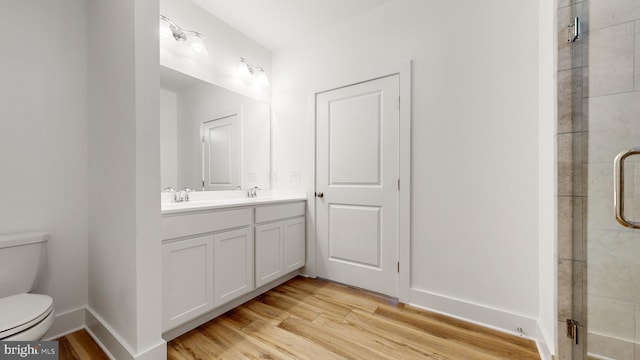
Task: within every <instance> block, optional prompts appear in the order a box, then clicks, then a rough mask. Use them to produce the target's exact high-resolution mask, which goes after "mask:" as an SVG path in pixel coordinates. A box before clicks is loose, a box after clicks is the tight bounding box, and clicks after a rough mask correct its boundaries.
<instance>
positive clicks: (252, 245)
mask: <svg viewBox="0 0 640 360" xmlns="http://www.w3.org/2000/svg"><path fill="white" fill-rule="evenodd" d="M305 204H306V203H305V202H304V201H290V202H280V203H276V204H260V205H248V204H239V205H237V206H235V205H234V206H233V207H231V206H226V207H223V208H215V209H200V208H193V209H185V210H182V211H178V212H176V211H172V212H167V213H163V215H162V221H161V224H162V229H161V231H162V263H163V264H162V265H163V266H162V268H163V274H162V285H163V290H162V297H163V298H162V301H163V305H162V306H163V314H162V328H163V332H164V333H170V334H172V336H177V335H175V334H179V333H183V332H184V331H188V330H189V329H190V328H193V327H196V326H197V325H199V324H200V323H203V322H205V321H206V320H208V319H211V318H213V317H215V316H217V315H219V314H221V313H223V312H224V311H227V310H229V309H230V308H231V307H233V306H237V305H239V304H240V303H241V302H243V301H246V300H248V299H250V298H252V297H255V296H257V295H259V294H260V293H261V292H264V291H266V290H268V288H269V287H273V286H275V285H277V284H278V281H279V282H282V281H286V280H287V276H288V277H289V278H290V277H292V276H295V274H296V273H295V271H296V270H298V269H300V268H301V267H303V266H304V264H305V252H306V251H305ZM196 206H197V205H196ZM276 280H278V281H276ZM272 281H273V283H272V285H269V286H264V285H267V284H268V283H270V282H272Z"/></svg>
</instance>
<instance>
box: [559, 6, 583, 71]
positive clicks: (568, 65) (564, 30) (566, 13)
mask: <svg viewBox="0 0 640 360" xmlns="http://www.w3.org/2000/svg"><path fill="white" fill-rule="evenodd" d="M581 14H582V3H581V2H578V3H575V4H573V5H571V6H566V7H562V8H560V9H558V70H559V71H561V70H567V69H572V68H576V67H581V66H582V57H583V56H582V55H583V47H584V46H583V45H582V41H578V42H574V43H570V42H568V41H567V39H568V37H569V32H568V31H569V29H568V26H569V24H571V23H572V21H573V18H574V17H575V16H581Z"/></svg>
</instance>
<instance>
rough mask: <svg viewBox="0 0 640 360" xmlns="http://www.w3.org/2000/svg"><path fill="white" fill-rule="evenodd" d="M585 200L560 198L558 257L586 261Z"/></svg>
mask: <svg viewBox="0 0 640 360" xmlns="http://www.w3.org/2000/svg"><path fill="white" fill-rule="evenodd" d="M583 200H584V199H583V198H581V197H571V196H570V197H564V196H563V197H559V198H558V257H559V258H561V259H568V260H584V259H585V257H584V232H583V230H584V227H583V219H584V214H583Z"/></svg>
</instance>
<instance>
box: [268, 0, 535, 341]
mask: <svg viewBox="0 0 640 360" xmlns="http://www.w3.org/2000/svg"><path fill="white" fill-rule="evenodd" d="M538 25H539V24H538V7H537V1H535V0H521V1H509V0H488V1H482V2H477V1H471V0H467V1H456V2H451V1H424V0H403V1H394V2H389V3H387V4H385V5H382V6H381V7H378V8H376V9H373V10H372V11H370V12H367V13H364V14H362V15H360V16H356V17H354V18H352V19H350V20H349V21H346V22H343V23H340V24H337V25H335V26H333V27H331V28H329V29H327V30H325V31H322V32H320V33H318V34H316V35H314V36H313V37H310V38H307V39H305V40H304V41H303V42H300V43H298V44H296V45H294V46H291V47H288V48H285V49H282V50H278V51H275V52H274V56H273V73H274V80H273V90H272V91H273V107H274V119H273V122H274V125H273V131H274V135H273V136H274V153H273V158H274V171H277V172H279V173H280V174H282V173H284V174H286V173H288V172H289V171H290V170H291V169H302V170H303V177H306V176H308V174H310V173H311V172H310V170H311V169H310V165H309V164H310V161H309V160H310V159H311V158H312V155H311V154H310V152H309V150H310V148H309V146H308V145H307V141H308V139H309V138H308V136H302V135H303V134H309V132H310V129H311V128H312V126H313V123H312V122H310V121H309V119H310V118H311V117H310V116H309V114H313V108H312V102H310V101H309V99H310V97H311V96H312V95H313V93H314V92H317V91H321V90H326V89H328V87H330V86H339V85H346V84H348V83H350V82H354V81H358V80H364V78H358V77H359V76H360V75H361V74H365V73H371V72H372V71H374V70H375V69H376V68H379V67H380V66H383V65H386V64H388V63H390V62H393V61H396V60H407V59H413V60H414V61H413V79H412V80H413V89H412V91H413V99H412V102H413V109H412V111H413V115H412V164H413V165H412V184H413V186H412V229H411V233H412V243H411V251H412V259H411V261H412V264H411V287H412V301H413V302H416V303H418V304H419V305H423V306H426V307H431V308H435V309H436V310H439V311H443V312H448V313H451V314H452V315H456V316H461V317H466V318H469V319H471V320H475V321H479V322H483V323H487V324H489V325H493V326H497V327H501V328H503V329H505V330H508V331H514V332H515V331H516V327H522V328H523V330H524V332H525V333H526V334H527V335H528V336H532V337H533V336H536V321H535V320H536V319H537V317H538V314H539V305H538V292H539V289H538V251H539V250H538ZM380 75H384V74H380ZM280 178H281V179H280V180H281V181H280V184H279V186H282V187H303V186H304V184H307V180H306V179H303V181H302V183H300V184H294V183H288V184H287V183H286V182H284V183H283V181H282V180H283V179H282V176H280ZM497 318H498V319H497Z"/></svg>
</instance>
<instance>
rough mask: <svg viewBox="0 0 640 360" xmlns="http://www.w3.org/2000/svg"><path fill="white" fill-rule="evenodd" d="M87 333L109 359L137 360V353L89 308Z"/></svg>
mask: <svg viewBox="0 0 640 360" xmlns="http://www.w3.org/2000/svg"><path fill="white" fill-rule="evenodd" d="M87 331H88V332H89V334H91V337H92V338H93V339H94V340H95V341H96V343H98V345H99V346H100V347H101V348H102V350H103V351H104V352H105V353H106V354H107V356H108V357H109V359H117V360H135V356H134V355H133V354H135V352H134V351H133V350H132V349H131V347H130V346H129V344H127V342H126V341H124V339H122V338H121V337H120V335H118V333H117V332H116V331H114V330H113V329H112V328H111V326H110V325H109V323H107V322H106V321H105V320H104V319H102V317H101V316H100V315H98V314H97V313H96V312H95V311H93V310H92V309H91V308H87Z"/></svg>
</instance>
